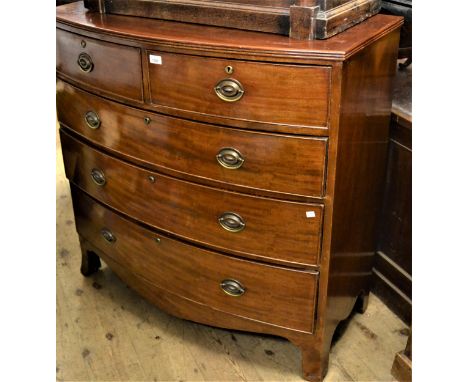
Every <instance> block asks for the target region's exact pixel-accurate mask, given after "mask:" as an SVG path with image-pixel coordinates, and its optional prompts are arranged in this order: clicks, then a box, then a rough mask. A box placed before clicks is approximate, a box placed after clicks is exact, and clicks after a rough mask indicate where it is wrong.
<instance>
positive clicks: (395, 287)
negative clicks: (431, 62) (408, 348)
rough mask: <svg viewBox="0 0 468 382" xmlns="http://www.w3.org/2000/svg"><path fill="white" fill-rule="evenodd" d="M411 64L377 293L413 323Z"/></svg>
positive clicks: (398, 122)
mask: <svg viewBox="0 0 468 382" xmlns="http://www.w3.org/2000/svg"><path fill="white" fill-rule="evenodd" d="M411 73H412V69H411V67H407V68H403V69H400V70H398V72H397V75H396V78H395V89H394V97H393V105H392V122H391V127H390V145H389V155H388V163H387V177H386V182H385V194H384V200H383V208H382V214H381V222H380V235H379V242H378V252H377V256H376V263H375V266H374V287H373V292H374V293H375V294H376V295H377V296H379V297H380V298H381V299H382V300H383V301H384V302H385V304H387V305H388V306H389V307H390V308H391V309H392V310H393V311H394V312H395V313H397V314H398V315H399V316H400V317H401V318H402V319H403V320H404V321H405V322H406V323H407V324H410V323H411V308H412V304H411V284H412V280H411V262H412V255H411V197H412V192H411V191H412V183H411V174H412V172H411V159H412V158H411V126H412V114H411Z"/></svg>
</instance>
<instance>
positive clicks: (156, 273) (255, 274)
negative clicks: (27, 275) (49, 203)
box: [72, 187, 317, 332]
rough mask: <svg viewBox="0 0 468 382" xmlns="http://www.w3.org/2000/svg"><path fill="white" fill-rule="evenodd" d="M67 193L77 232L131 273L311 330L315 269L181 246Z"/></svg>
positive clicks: (211, 302) (220, 305)
mask: <svg viewBox="0 0 468 382" xmlns="http://www.w3.org/2000/svg"><path fill="white" fill-rule="evenodd" d="M72 193H73V203H74V208H75V217H76V226H77V230H78V232H79V234H80V235H82V236H83V237H84V238H85V239H86V240H88V241H89V242H91V243H92V244H93V245H94V246H95V247H97V248H98V249H100V250H101V251H102V252H104V253H105V254H106V255H107V256H109V257H111V259H112V260H114V261H116V262H117V263H119V264H120V265H122V266H123V267H124V268H125V269H127V270H129V271H130V272H132V273H134V274H136V275H138V276H140V277H143V278H144V279H146V280H148V281H149V282H150V283H152V284H154V285H156V286H158V287H160V288H163V289H166V290H168V291H169V292H171V293H175V294H177V295H179V296H182V297H185V298H188V299H190V300H193V301H196V302H198V303H202V304H205V305H208V306H210V307H212V308H215V309H218V310H221V311H224V312H228V313H231V314H235V315H238V316H242V317H248V318H251V319H255V320H259V321H263V322H268V323H272V324H275V325H279V326H283V327H288V328H294V329H297V330H303V331H307V332H311V331H312V327H313V317H314V308H315V298H316V285H317V274H316V273H310V272H303V271H296V270H290V269H286V268H281V267H274V266H267V265H263V264H258V263H255V262H252V261H247V260H241V259H235V258H230V257H228V256H224V255H221V254H218V253H216V252H212V251H207V250H202V249H200V248H197V247H193V246H190V245H187V244H183V243H181V242H179V241H177V240H173V239H169V238H168V237H165V236H163V235H160V234H155V233H154V232H152V231H150V230H147V229H144V228H142V227H140V226H138V225H136V224H134V223H131V222H129V221H128V220H126V219H124V218H122V217H120V216H119V215H117V214H115V213H113V212H111V211H110V210H109V209H107V208H105V207H103V206H102V205H100V204H98V203H96V202H94V201H93V200H92V199H91V198H90V197H89V196H87V195H86V194H84V193H83V192H82V191H79V190H78V189H76V188H74V187H72ZM223 282H224V283H223ZM221 284H222V285H223V287H224V289H222V286H221ZM228 293H230V294H228Z"/></svg>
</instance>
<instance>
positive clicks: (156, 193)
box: [57, 3, 401, 381]
mask: <svg viewBox="0 0 468 382" xmlns="http://www.w3.org/2000/svg"><path fill="white" fill-rule="evenodd" d="M400 26H401V19H400V18H397V17H392V16H383V15H378V16H375V17H373V18H371V19H369V20H367V21H366V22H363V23H362V24H359V25H358V26H356V27H354V28H351V29H349V30H347V31H346V32H343V33H342V34H340V35H338V36H336V37H333V38H331V39H329V40H325V41H294V40H290V39H289V38H287V37H284V36H277V35H268V34H262V33H257V32H245V31H231V30H226V29H221V28H216V27H203V26H196V25H190V24H187V25H184V24H179V23H176V22H169V21H161V20H154V19H139V18H132V17H127V16H118V15H100V14H97V13H92V12H86V11H85V9H84V8H83V5H82V3H74V4H69V5H65V6H62V7H59V8H57V115H58V120H59V122H60V136H61V143H62V151H63V159H64V163H65V170H66V175H67V177H68V179H69V181H70V187H71V191H72V199H73V206H74V212H75V220H76V229H77V231H78V234H79V237H80V243H81V248H82V266H81V271H82V273H83V274H84V275H90V274H92V273H93V272H96V271H97V270H98V269H99V267H100V265H101V263H100V258H102V259H103V260H104V261H105V262H106V264H107V265H108V266H109V267H110V268H111V269H112V270H113V271H114V272H115V273H116V274H117V275H119V277H120V278H121V279H122V280H123V281H124V282H126V283H127V284H128V285H129V286H131V287H132V288H134V289H135V290H136V291H138V292H139V293H140V294H141V295H142V296H144V297H145V298H146V299H148V300H149V301H151V302H152V303H154V304H155V305H157V306H158V307H160V308H161V309H163V310H165V311H167V312H169V313H171V314H173V315H175V316H178V317H181V318H184V319H188V320H193V321H197V322H200V323H205V324H209V325H214V326H219V327H224V328H231V329H238V330H246V331H253V332H259V333H268V334H273V335H278V336H282V337H285V338H287V339H289V340H290V341H292V342H293V343H294V344H296V345H297V346H299V347H300V348H301V350H302V357H303V373H304V378H306V379H308V380H311V381H320V380H321V379H322V378H323V376H324V375H325V373H326V370H327V364H328V352H329V348H330V343H331V338H332V335H333V332H334V330H335V328H336V326H337V324H338V323H339V322H340V321H341V320H343V319H345V318H346V317H347V316H348V315H349V314H350V313H351V311H352V309H353V307H354V308H357V309H358V310H361V311H362V310H364V309H365V304H366V300H367V296H368V293H369V280H370V277H371V268H372V261H373V257H372V255H373V253H374V249H375V237H376V235H375V234H376V232H375V227H376V218H377V214H378V207H379V202H380V200H381V193H382V181H383V177H384V174H385V161H386V148H387V141H388V126H389V116H390V107H391V90H392V78H393V75H394V71H395V63H396V57H397V48H398V40H399V27H400Z"/></svg>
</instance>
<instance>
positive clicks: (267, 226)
mask: <svg viewBox="0 0 468 382" xmlns="http://www.w3.org/2000/svg"><path fill="white" fill-rule="evenodd" d="M61 140H62V150H63V156H64V163H65V172H66V174H67V177H68V179H69V180H70V181H71V182H73V183H75V184H76V185H77V186H79V187H80V188H81V189H83V190H85V191H86V192H88V193H89V194H90V195H92V196H93V197H95V198H97V199H98V200H100V201H102V202H104V203H105V204H107V205H109V206H111V207H113V208H115V209H117V210H119V211H121V212H123V213H125V214H127V215H129V216H131V217H133V218H135V219H137V220H140V221H142V222H144V223H146V224H148V225H151V226H153V227H156V228H159V229H161V230H164V231H166V232H170V233H173V234H176V235H178V236H179V237H182V238H184V239H188V240H190V241H193V242H196V243H200V244H204V245H207V246H210V247H212V248H214V249H218V250H222V251H225V252H230V253H234V254H240V255H245V256H248V257H252V258H260V259H274V260H278V261H283V262H290V263H300V264H308V265H315V264H317V259H318V254H319V250H320V237H321V227H322V212H323V206H322V205H320V204H308V203H294V202H288V201H280V200H274V199H268V198H260V197H255V196H248V195H243V194H239V193H233V192H228V191H223V190H219V189H215V188H211V187H206V186H200V185H197V184H194V183H190V182H186V181H182V180H178V179H175V178H172V177H169V176H164V175H160V174H157V173H152V172H150V171H148V170H144V169H141V168H139V167H136V166H133V165H130V164H128V163H126V162H123V161H121V160H118V159H116V158H114V157H112V156H109V155H106V154H104V153H102V152H100V151H98V150H94V149H92V148H90V147H89V146H87V145H86V144H84V143H82V142H80V141H79V140H77V139H75V138H72V137H71V136H70V135H68V134H67V133H65V132H64V131H63V130H62V131H61Z"/></svg>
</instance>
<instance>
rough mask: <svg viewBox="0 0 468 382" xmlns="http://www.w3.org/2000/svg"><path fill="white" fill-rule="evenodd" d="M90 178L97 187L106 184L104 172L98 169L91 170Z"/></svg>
mask: <svg viewBox="0 0 468 382" xmlns="http://www.w3.org/2000/svg"><path fill="white" fill-rule="evenodd" d="M91 178H92V179H93V182H94V183H96V184H97V185H98V186H104V185H105V184H106V177H105V175H104V172H103V171H102V170H100V169H98V168H93V169H92V170H91Z"/></svg>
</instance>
